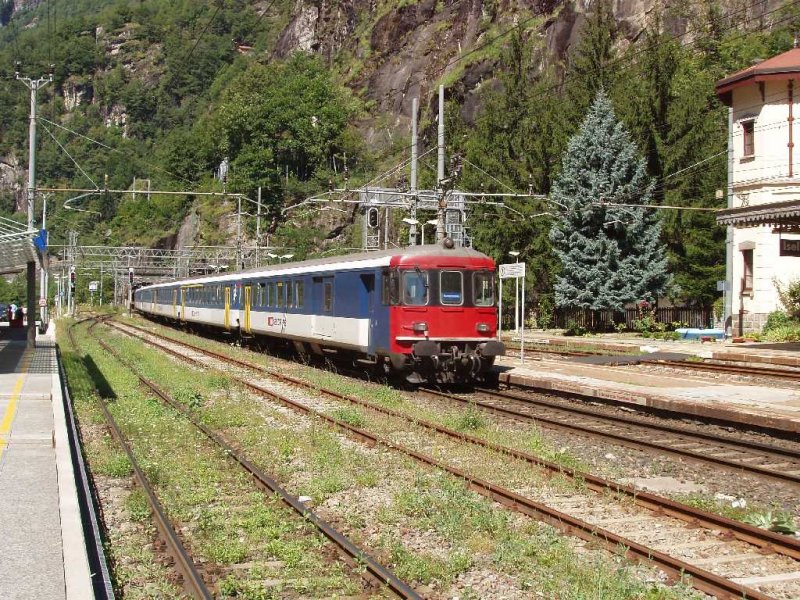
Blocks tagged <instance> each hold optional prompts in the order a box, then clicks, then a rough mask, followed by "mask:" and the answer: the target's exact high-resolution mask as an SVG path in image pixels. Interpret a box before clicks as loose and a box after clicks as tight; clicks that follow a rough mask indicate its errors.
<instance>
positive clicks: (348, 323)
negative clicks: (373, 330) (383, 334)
mask: <svg viewBox="0 0 800 600" xmlns="http://www.w3.org/2000/svg"><path fill="white" fill-rule="evenodd" d="M139 304H140V305H141V304H142V303H139ZM144 304H145V305H146V306H145V307H141V306H140V307H137V308H139V310H141V311H142V312H147V313H154V314H159V315H164V316H167V317H173V314H172V310H173V308H172V304H156V307H155V309H152V308H151V306H152V305H151V304H150V303H149V302H146V303H144ZM177 309H178V313H180V310H181V307H180V306H178V307H177ZM242 315H243V313H242ZM224 318H225V309H222V308H203V307H193V306H187V307H186V314H185V315H182V316H181V320H185V321H188V322H190V323H200V324H204V325H214V326H216V327H219V328H224ZM237 318H238V319H241V318H242V316H240V311H239V309H231V331H235V329H236V326H235V323H236V319H237ZM242 326H244V323H242ZM250 332H251V333H263V334H266V335H271V336H274V337H279V338H289V339H300V340H302V341H308V342H320V343H323V344H324V343H325V342H335V344H336V345H337V346H347V347H352V348H357V349H360V350H366V349H367V348H368V346H369V318H365V319H354V318H349V317H328V316H322V315H308V314H298V313H284V312H267V311H255V310H251V311H250ZM242 333H244V334H246V332H245V331H244V330H242Z"/></svg>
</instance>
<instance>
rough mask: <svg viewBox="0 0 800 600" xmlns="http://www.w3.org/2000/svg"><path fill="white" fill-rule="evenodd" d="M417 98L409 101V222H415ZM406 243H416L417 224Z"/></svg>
mask: <svg viewBox="0 0 800 600" xmlns="http://www.w3.org/2000/svg"><path fill="white" fill-rule="evenodd" d="M418 103H419V99H418V98H414V99H413V100H412V101H411V194H412V198H411V202H412V204H411V220H412V221H416V220H417V197H416V193H417V157H418V150H417V112H418V110H419V107H418V106H417V104H418ZM408 243H409V245H410V246H413V245H414V244H416V243H417V224H416V222H415V223H413V224H412V225H411V227H410V228H409V230H408Z"/></svg>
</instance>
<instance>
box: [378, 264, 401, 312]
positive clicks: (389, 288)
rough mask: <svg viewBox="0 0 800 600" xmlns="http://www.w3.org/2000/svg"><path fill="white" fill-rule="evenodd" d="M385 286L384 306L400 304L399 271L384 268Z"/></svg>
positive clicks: (382, 293)
mask: <svg viewBox="0 0 800 600" xmlns="http://www.w3.org/2000/svg"><path fill="white" fill-rule="evenodd" d="M382 275H383V286H382V288H381V303H382V304H383V305H384V306H389V305H395V304H398V296H399V293H398V287H399V286H398V277H397V271H390V270H389V269H384V271H383V273H382Z"/></svg>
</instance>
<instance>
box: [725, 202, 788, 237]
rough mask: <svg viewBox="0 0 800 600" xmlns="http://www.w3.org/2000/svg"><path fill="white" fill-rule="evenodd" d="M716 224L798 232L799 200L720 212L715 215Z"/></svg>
mask: <svg viewBox="0 0 800 600" xmlns="http://www.w3.org/2000/svg"><path fill="white" fill-rule="evenodd" d="M717 223H719V224H720V225H732V226H733V227H759V226H762V225H767V226H771V227H775V228H777V229H779V230H782V231H800V200H790V201H784V202H771V203H769V204H756V205H755V206H741V207H739V208H729V209H726V210H721V211H719V212H718V213H717Z"/></svg>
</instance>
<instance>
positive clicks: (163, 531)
mask: <svg viewBox="0 0 800 600" xmlns="http://www.w3.org/2000/svg"><path fill="white" fill-rule="evenodd" d="M74 326H75V324H73V325H72V326H70V328H69V329H68V330H67V331H68V335H69V339H70V343H71V344H72V347H73V348H75V349H77V348H78V344H77V342H76V340H75V336H74V334H73V332H72V327H74ZM98 398H100V396H99V395H98ZM98 404H99V406H100V409H101V410H102V411H103V416H104V417H105V420H106V424H107V425H108V428H109V430H110V431H111V435H112V436H113V438H114V439H115V440H116V441H117V444H119V446H120V448H122V450H123V452H125V455H126V456H127V457H128V460H129V461H130V464H131V467H132V469H133V476H134V478H135V479H136V483H137V484H138V485H139V487H140V488H141V490H142V492H144V495H145V498H146V499H147V503H148V505H149V506H150V510H151V513H152V515H153V522H154V524H155V526H156V529H157V530H158V534H159V537H160V538H161V539H162V540H163V541H164V543H165V544H166V547H167V549H168V552H169V555H170V556H171V557H172V558H173V560H174V564H175V570H176V571H177V572H178V573H179V574H180V576H181V579H182V581H183V587H184V589H185V590H186V592H187V593H188V594H190V595H191V596H192V597H193V598H195V599H197V600H212V599H213V598H214V596H213V594H212V593H211V590H210V589H209V588H208V586H206V584H205V582H204V581H203V578H202V577H201V576H200V573H199V571H198V569H197V565H196V564H195V562H194V560H193V559H192V557H191V555H190V554H189V552H188V551H187V550H186V547H185V546H184V545H183V542H182V541H181V538H180V536H179V535H178V532H177V531H176V530H175V528H174V527H173V525H172V522H171V521H170V520H169V517H167V513H166V511H165V510H164V507H163V506H162V505H161V502H160V501H159V499H158V496H156V493H155V490H153V487H152V486H151V485H150V482H149V481H148V479H147V476H146V475H145V474H144V471H142V469H141V467H140V466H139V463H138V462H137V460H136V457H135V456H134V454H133V450H132V449H131V447H130V445H129V444H128V442H127V440H126V439H125V435H124V434H123V433H122V430H121V429H120V428H119V425H117V422H116V421H115V420H114V417H113V415H112V414H111V412H110V411H109V410H108V407H107V406H106V403H105V402H104V401H102V400H98Z"/></svg>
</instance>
